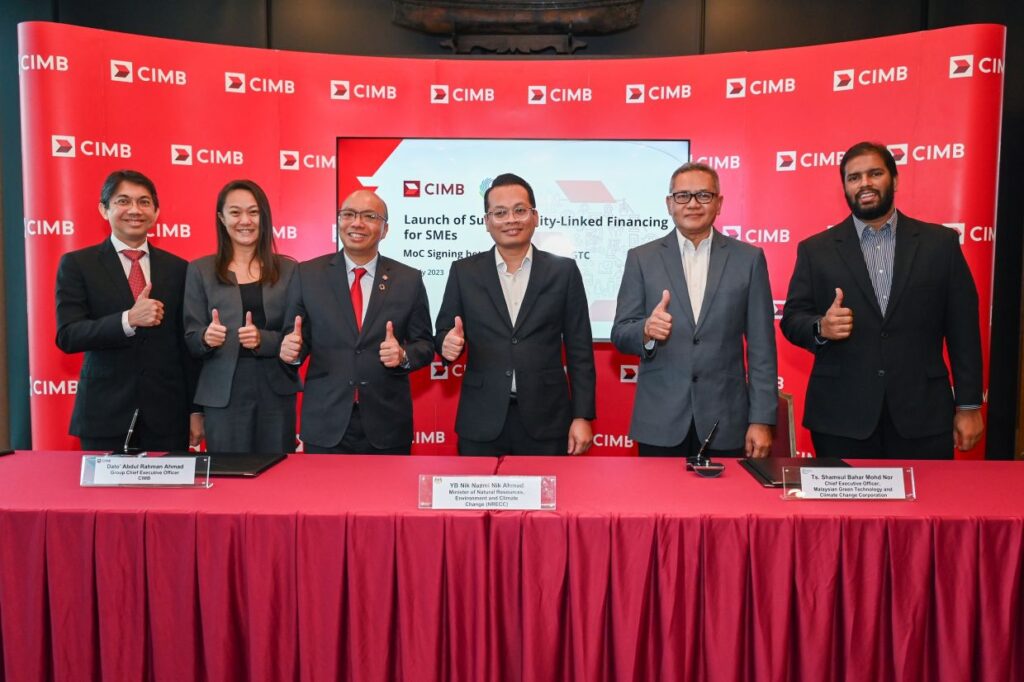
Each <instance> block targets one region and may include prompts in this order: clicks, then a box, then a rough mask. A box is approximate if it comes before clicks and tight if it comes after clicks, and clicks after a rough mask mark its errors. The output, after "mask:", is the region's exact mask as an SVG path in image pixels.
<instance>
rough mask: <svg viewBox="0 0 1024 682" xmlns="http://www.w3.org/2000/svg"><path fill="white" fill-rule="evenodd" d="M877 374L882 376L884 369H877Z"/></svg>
mask: <svg viewBox="0 0 1024 682" xmlns="http://www.w3.org/2000/svg"><path fill="white" fill-rule="evenodd" d="M878 376H880V377H884V376H885V370H884V369H880V370H878Z"/></svg>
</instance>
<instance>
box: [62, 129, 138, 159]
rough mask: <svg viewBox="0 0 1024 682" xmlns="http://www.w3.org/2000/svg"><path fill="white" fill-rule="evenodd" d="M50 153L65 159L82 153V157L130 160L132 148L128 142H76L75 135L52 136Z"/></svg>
mask: <svg viewBox="0 0 1024 682" xmlns="http://www.w3.org/2000/svg"><path fill="white" fill-rule="evenodd" d="M50 153H51V154H52V155H53V156H57V157H64V158H73V157H75V156H77V155H78V153H81V155H82V156H92V157H108V158H115V159H130V158H132V146H131V145H130V144H128V143H126V142H104V141H102V140H81V141H76V139H75V136H74V135H51V136H50Z"/></svg>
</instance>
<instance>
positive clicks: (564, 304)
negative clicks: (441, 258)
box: [434, 247, 596, 441]
mask: <svg viewBox="0 0 1024 682" xmlns="http://www.w3.org/2000/svg"><path fill="white" fill-rule="evenodd" d="M533 255H534V260H533V263H532V265H531V270H530V282H529V284H528V285H527V287H526V294H525V296H524V298H523V304H522V306H521V308H520V310H519V318H518V320H517V321H516V324H515V326H513V325H512V322H511V319H510V318H509V314H508V306H507V305H505V297H504V295H503V294H502V291H501V283H500V282H499V281H498V269H497V268H496V267H495V261H494V247H492V248H491V249H490V250H488V251H484V252H483V253H478V254H476V255H473V256H469V257H468V258H463V259H462V260H458V261H455V262H454V263H453V264H452V268H451V272H450V273H449V274H448V284H447V286H446V288H445V292H444V300H443V301H442V303H441V310H440V312H439V313H438V315H437V325H436V329H437V332H436V334H435V336H434V347H435V349H436V350H437V351H438V352H440V350H441V346H442V344H443V343H444V337H445V335H447V334H448V332H449V330H451V328H452V327H454V326H455V316H456V315H458V316H460V317H461V318H462V324H463V330H464V332H465V335H466V347H467V348H466V352H467V353H468V357H467V361H466V372H465V374H464V376H463V378H462V394H461V395H460V396H459V408H458V414H457V416H456V419H455V431H456V432H457V433H458V434H459V435H460V436H463V437H465V438H469V439H471V440H477V441H489V440H494V439H495V438H497V437H498V436H499V435H500V434H501V429H502V427H503V425H504V424H505V414H506V413H507V412H508V404H509V392H510V390H511V388H512V373H513V371H514V372H515V375H516V392H517V396H518V404H519V410H520V414H521V415H522V418H523V425H524V427H525V428H526V430H527V432H528V433H529V434H530V436H532V437H533V438H536V439H552V438H562V437H567V436H568V433H569V424H570V422H571V421H572V420H573V419H576V418H584V419H593V418H594V414H595V408H594V385H595V383H596V378H595V371H594V346H593V336H592V335H591V332H590V314H589V308H588V305H587V295H586V292H585V291H584V289H583V278H582V277H581V276H580V271H579V268H578V267H576V261H574V260H572V259H570V258H563V257H561V256H555V255H553V254H550V253H546V252H544V251H541V250H540V249H538V248H536V247H534V249H533ZM563 346H564V348H565V365H566V367H565V369H563V367H562V349H563ZM566 370H567V371H568V376H567V375H566Z"/></svg>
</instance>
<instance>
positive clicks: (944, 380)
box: [781, 213, 982, 438]
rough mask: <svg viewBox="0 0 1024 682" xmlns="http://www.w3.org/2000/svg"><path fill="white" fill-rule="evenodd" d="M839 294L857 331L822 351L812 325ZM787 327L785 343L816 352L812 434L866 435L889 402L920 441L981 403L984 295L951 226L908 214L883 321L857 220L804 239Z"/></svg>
mask: <svg viewBox="0 0 1024 682" xmlns="http://www.w3.org/2000/svg"><path fill="white" fill-rule="evenodd" d="M836 287H840V288H841V289H842V290H843V296H844V301H843V305H844V306H845V307H847V308H851V309H852V310H853V333H852V334H851V335H850V337H849V338H847V339H844V340H842V341H829V342H827V343H825V344H824V345H818V344H817V343H816V342H815V340H814V322H815V321H816V320H817V319H818V318H820V317H821V316H823V315H824V314H825V311H826V310H827V309H828V307H829V306H830V305H832V301H833V300H834V299H835V289H836ZM781 326H782V333H783V334H784V335H785V336H786V338H787V339H789V340H790V341H791V342H792V343H794V344H795V345H797V346H801V347H803V348H806V349H807V350H809V351H811V352H812V353H814V367H813V368H812V370H811V376H810V379H809V381H808V384H807V403H806V406H805V409H804V420H803V423H804V426H806V427H807V428H808V429H810V430H811V431H817V432H820V433H827V434H832V435H837V436H843V437H846V438H867V437H868V436H869V435H871V433H872V432H873V431H874V429H875V427H876V426H877V424H878V420H879V417H880V415H881V409H882V401H883V400H885V401H886V403H887V404H888V408H889V412H890V414H891V415H892V420H893V423H894V424H895V426H896V429H897V430H898V431H899V433H900V435H902V436H903V437H905V438H921V437H925V436H930V435H937V434H940V433H942V432H944V431H949V430H951V429H952V425H953V411H954V402H955V404H956V405H981V401H982V362H981V332H980V328H979V321H978V292H977V289H976V288H975V286H974V280H973V279H972V277H971V273H970V270H969V269H968V268H967V261H966V260H965V259H964V256H963V252H962V251H961V250H960V244H959V237H958V236H957V233H956V231H954V230H952V229H950V228H947V227H943V226H941V225H932V224H929V223H923V222H921V221H918V220H914V219H913V218H909V217H907V216H906V215H904V214H903V213H900V215H899V219H898V220H897V223H896V253H895V258H894V261H893V282H892V291H891V293H890V295H889V305H888V307H887V309H886V314H885V317H883V316H882V313H881V309H880V308H879V306H878V301H877V298H876V297H875V291H874V289H873V288H872V286H871V279H870V277H869V276H868V270H867V266H866V265H865V263H864V255H863V253H862V252H861V248H860V241H859V239H858V237H857V230H856V229H855V228H854V226H853V219H852V218H851V217H848V218H847V219H846V220H844V221H843V222H842V223H840V224H839V225H836V226H835V227H833V228H832V229H830V230H827V231H825V232H822V233H820V234H816V235H814V236H813V237H810V238H808V239H805V240H804V241H802V242H801V243H800V245H799V247H798V248H797V258H796V266H795V269H794V272H793V278H792V280H791V281H790V283H789V294H788V296H787V297H786V306H785V309H784V311H783V314H782V324H781ZM943 343H945V344H946V345H947V346H948V348H949V359H950V365H951V367H952V372H953V387H954V388H955V400H954V393H953V392H952V391H951V390H950V378H949V370H948V369H947V367H946V362H945V360H944V359H943V355H942V351H943Z"/></svg>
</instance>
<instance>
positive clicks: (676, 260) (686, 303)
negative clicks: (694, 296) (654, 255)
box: [647, 230, 696, 327]
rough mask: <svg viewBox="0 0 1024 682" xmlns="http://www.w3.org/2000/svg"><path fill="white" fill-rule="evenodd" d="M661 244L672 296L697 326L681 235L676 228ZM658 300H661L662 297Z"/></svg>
mask: <svg viewBox="0 0 1024 682" xmlns="http://www.w3.org/2000/svg"><path fill="white" fill-rule="evenodd" d="M661 245H662V247H664V248H662V250H661V260H662V263H663V264H664V265H665V274H666V275H668V282H669V290H670V291H669V293H670V295H671V297H672V302H673V303H674V302H676V301H679V305H680V306H681V307H682V309H683V312H685V313H686V319H687V321H689V323H690V326H691V327H694V326H696V321H695V320H694V319H693V306H691V305H690V290H689V288H688V287H687V286H686V274H685V273H684V272H683V256H682V254H681V253H679V237H677V236H676V233H675V231H674V230H673V232H672V234H669V235H668V236H666V237H665V238H664V239H662V240H661ZM658 300H661V297H659V298H658ZM670 305H671V304H670ZM647 314H650V311H647Z"/></svg>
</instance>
